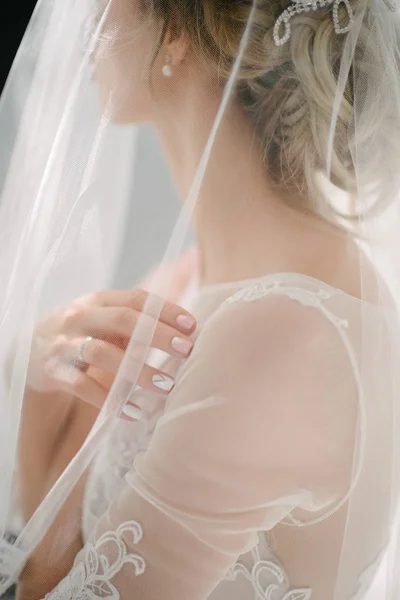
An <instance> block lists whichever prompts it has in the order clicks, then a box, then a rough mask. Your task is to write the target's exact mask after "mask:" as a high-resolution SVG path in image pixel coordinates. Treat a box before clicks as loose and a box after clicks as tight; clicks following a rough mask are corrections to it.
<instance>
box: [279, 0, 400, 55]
mask: <svg viewBox="0 0 400 600" xmlns="http://www.w3.org/2000/svg"><path fill="white" fill-rule="evenodd" d="M384 2H385V4H386V6H387V7H388V8H389V10H391V11H393V12H394V11H395V10H396V4H395V0H384ZM341 4H343V5H344V7H345V9H346V11H347V16H348V20H347V23H346V24H345V25H343V26H342V25H341V24H340V21H339V8H340V5H341ZM328 6H332V19H333V26H334V28H335V33H336V34H337V35H341V34H344V33H347V32H348V31H350V29H351V27H352V25H353V23H354V13H353V9H352V8H351V4H350V2H349V0H293V2H292V4H291V5H290V6H289V7H288V8H286V10H284V11H283V13H282V14H281V15H280V16H279V17H278V19H277V21H276V23H275V26H274V31H273V37H274V42H275V46H283V44H286V42H288V41H289V39H290V35H291V26H290V20H291V18H292V17H294V16H295V15H299V14H301V13H305V12H314V11H317V10H319V9H320V8H325V7H328ZM282 24H283V26H284V31H283V35H280V33H281V28H282Z"/></svg>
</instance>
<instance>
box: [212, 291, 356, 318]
mask: <svg viewBox="0 0 400 600" xmlns="http://www.w3.org/2000/svg"><path fill="white" fill-rule="evenodd" d="M273 294H278V295H279V294H282V295H285V296H287V297H288V298H291V299H292V300H297V301H298V302H300V304H302V305H303V306H310V307H314V308H318V309H319V310H320V311H321V312H322V313H323V314H324V315H325V317H326V318H327V319H328V320H329V321H330V322H331V323H332V324H333V325H335V326H336V327H340V328H343V329H347V327H348V325H349V324H348V321H347V320H346V319H341V318H340V317H338V316H337V315H334V314H333V313H331V312H330V311H328V310H327V309H326V307H325V306H324V305H323V302H324V301H325V300H329V298H331V296H333V295H334V294H335V290H333V289H332V291H328V290H324V289H318V290H306V289H302V288H298V287H292V286H289V285H288V284H285V283H282V282H281V281H273V282H271V283H256V284H255V285H253V286H251V287H247V288H244V289H242V290H239V291H238V292H237V293H236V294H233V296H231V297H230V298H227V299H226V300H225V301H224V302H223V303H222V305H221V307H224V306H229V305H230V304H236V303H237V302H254V301H255V300H259V299H260V298H265V297H266V296H271V295H273Z"/></svg>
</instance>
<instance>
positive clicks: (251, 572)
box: [225, 547, 312, 600]
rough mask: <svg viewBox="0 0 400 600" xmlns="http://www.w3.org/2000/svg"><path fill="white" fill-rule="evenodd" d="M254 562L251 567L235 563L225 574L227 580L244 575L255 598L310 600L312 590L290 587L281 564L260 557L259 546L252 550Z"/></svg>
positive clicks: (259, 599)
mask: <svg viewBox="0 0 400 600" xmlns="http://www.w3.org/2000/svg"><path fill="white" fill-rule="evenodd" d="M252 556H253V559H254V564H253V566H252V567H251V568H248V567H246V566H245V565H243V564H242V563H239V562H238V563H236V565H235V566H233V567H232V568H231V569H230V570H229V571H228V573H227V574H226V575H225V579H226V580H227V581H235V579H236V578H237V577H238V576H240V575H241V576H243V577H245V578H246V579H247V580H248V581H249V582H250V583H251V585H252V586H253V588H254V592H255V594H256V595H255V599H256V600H272V599H273V600H310V598H311V594H312V590H311V589H310V588H307V589H300V588H297V589H290V583H289V580H288V577H287V575H286V573H285V571H284V569H283V567H282V565H281V564H280V563H279V562H278V561H277V560H276V559H275V558H274V560H265V559H263V560H262V559H261V556H260V551H259V548H258V547H256V548H254V549H253V550H252Z"/></svg>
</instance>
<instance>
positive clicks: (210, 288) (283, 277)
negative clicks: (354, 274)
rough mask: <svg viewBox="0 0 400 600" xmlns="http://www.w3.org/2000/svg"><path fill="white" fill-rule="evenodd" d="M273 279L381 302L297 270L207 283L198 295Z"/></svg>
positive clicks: (355, 298) (198, 290) (360, 299)
mask: <svg viewBox="0 0 400 600" xmlns="http://www.w3.org/2000/svg"><path fill="white" fill-rule="evenodd" d="M272 281H280V282H282V283H283V284H285V283H286V284H292V285H294V284H295V283H296V281H297V282H298V281H302V282H303V283H306V284H308V285H313V286H314V287H317V288H319V289H324V290H326V291H328V292H330V293H331V294H335V295H336V294H341V295H343V296H345V297H347V298H349V299H351V300H353V301H355V302H360V303H365V304H368V305H370V306H374V307H376V308H379V306H380V305H379V304H377V303H375V302H371V301H368V300H365V299H363V298H359V297H358V296H355V295H353V294H350V293H348V292H345V291H344V290H343V289H341V288H337V287H335V286H333V285H331V284H329V283H327V282H326V281H322V279H318V278H316V277H312V276H311V275H306V274H304V273H296V272H289V271H288V272H278V273H268V274H267V275H261V276H260V277H253V278H250V279H242V280H238V281H228V282H223V283H215V284H211V285H205V286H199V287H198V289H197V296H198V297H200V298H201V297H203V295H207V294H211V293H216V292H223V291H228V290H230V289H234V288H248V287H253V286H254V285H257V284H268V283H269V282H272Z"/></svg>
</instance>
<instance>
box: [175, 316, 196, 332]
mask: <svg viewBox="0 0 400 600" xmlns="http://www.w3.org/2000/svg"><path fill="white" fill-rule="evenodd" d="M176 322H177V324H178V327H181V328H182V329H187V330H188V331H189V330H190V329H192V327H194V326H195V325H196V319H195V318H194V317H191V316H189V315H179V317H177V319H176Z"/></svg>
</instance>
